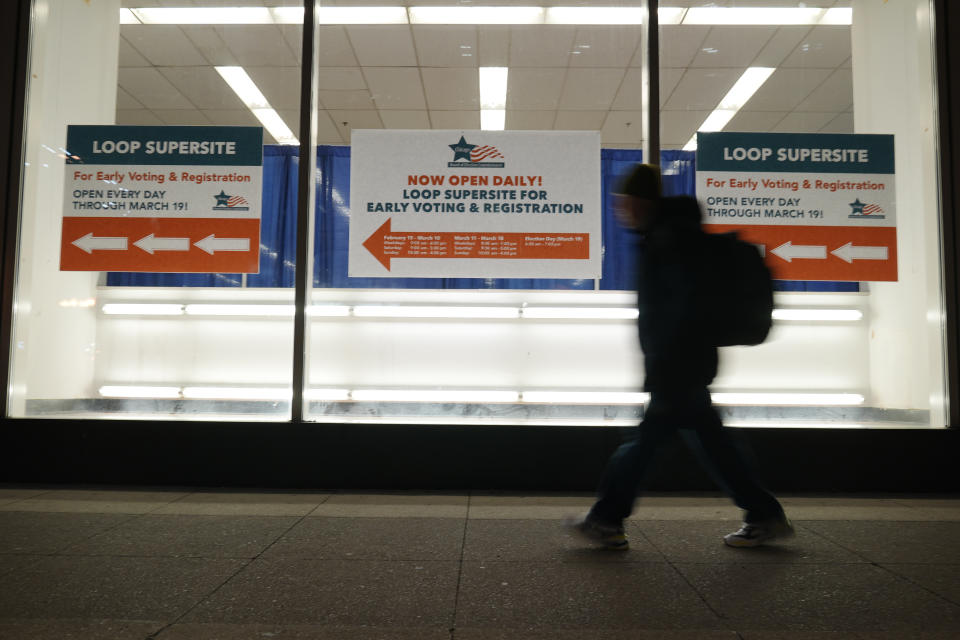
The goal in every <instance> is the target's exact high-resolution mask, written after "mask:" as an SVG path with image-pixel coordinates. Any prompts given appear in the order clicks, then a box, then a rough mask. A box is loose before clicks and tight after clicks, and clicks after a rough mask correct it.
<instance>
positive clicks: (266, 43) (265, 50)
mask: <svg viewBox="0 0 960 640" xmlns="http://www.w3.org/2000/svg"><path fill="white" fill-rule="evenodd" d="M216 29H217V33H218V34H219V36H220V38H221V39H222V40H223V41H224V43H225V44H226V45H227V48H228V49H230V51H231V53H233V55H234V57H235V58H236V59H237V64H239V65H241V66H244V67H254V66H257V67H296V66H297V65H299V64H300V52H299V51H297V53H296V55H294V53H293V50H292V49H290V46H289V45H288V44H287V42H286V40H284V39H283V34H282V32H281V31H280V28H279V27H278V26H276V25H272V24H256V25H247V24H226V25H217V27H216Z"/></svg>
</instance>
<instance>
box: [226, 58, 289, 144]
mask: <svg viewBox="0 0 960 640" xmlns="http://www.w3.org/2000/svg"><path fill="white" fill-rule="evenodd" d="M214 68H215V69H216V70H217V73H219V74H220V76H221V77H222V78H223V79H224V80H225V81H226V83H227V84H228V85H230V88H231V89H233V92H234V93H236V94H237V97H239V98H240V100H241V101H243V104H245V105H246V106H247V108H248V109H250V111H251V112H252V113H253V115H254V116H256V118H257V120H259V121H260V122H261V124H263V126H264V127H265V128H266V129H267V131H269V132H270V135H272V136H273V138H274V139H275V140H276V141H277V142H279V143H280V144H300V141H299V140H297V137H296V136H295V135H293V132H292V131H290V128H289V127H287V125H286V123H285V122H284V121H283V118H281V117H280V114H278V113H277V112H276V111H275V110H274V109H273V107H271V106H270V103H269V102H267V99H266V97H265V96H264V95H263V93H261V91H260V89H259V88H257V85H256V84H254V82H253V80H251V79H250V76H249V75H248V74H247V72H246V70H245V69H244V68H243V67H214Z"/></svg>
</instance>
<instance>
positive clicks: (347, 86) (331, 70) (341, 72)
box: [314, 67, 367, 91]
mask: <svg viewBox="0 0 960 640" xmlns="http://www.w3.org/2000/svg"><path fill="white" fill-rule="evenodd" d="M314 77H315V78H316V81H317V88H318V89H320V90H321V91H356V90H358V89H366V88H367V82H366V80H364V79H363V74H362V73H361V72H360V69H358V68H357V67H339V68H337V67H320V68H319V69H317V71H316V75H315V76H314Z"/></svg>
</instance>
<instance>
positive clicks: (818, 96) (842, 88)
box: [796, 68, 853, 113]
mask: <svg viewBox="0 0 960 640" xmlns="http://www.w3.org/2000/svg"><path fill="white" fill-rule="evenodd" d="M852 107H853V72H852V71H851V70H850V69H843V68H840V69H837V70H836V71H834V72H833V73H832V74H830V77H828V78H827V79H826V80H824V81H823V84H821V85H820V86H819V87H817V88H816V89H814V90H813V92H812V93H811V94H810V95H809V96H807V98H806V99H805V100H803V101H802V102H801V103H800V104H798V105H797V106H796V109H797V111H830V112H834V113H838V112H840V111H847V110H849V109H851V108H852Z"/></svg>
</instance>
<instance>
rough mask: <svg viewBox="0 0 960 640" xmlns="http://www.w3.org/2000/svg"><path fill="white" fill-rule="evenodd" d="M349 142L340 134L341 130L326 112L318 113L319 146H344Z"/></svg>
mask: <svg viewBox="0 0 960 640" xmlns="http://www.w3.org/2000/svg"><path fill="white" fill-rule="evenodd" d="M345 142H348V139H345V138H344V137H343V135H342V134H341V133H340V128H339V127H337V126H336V125H335V124H334V123H333V119H332V118H331V117H330V114H329V113H327V112H326V111H320V112H318V113H317V144H344V143H345Z"/></svg>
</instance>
